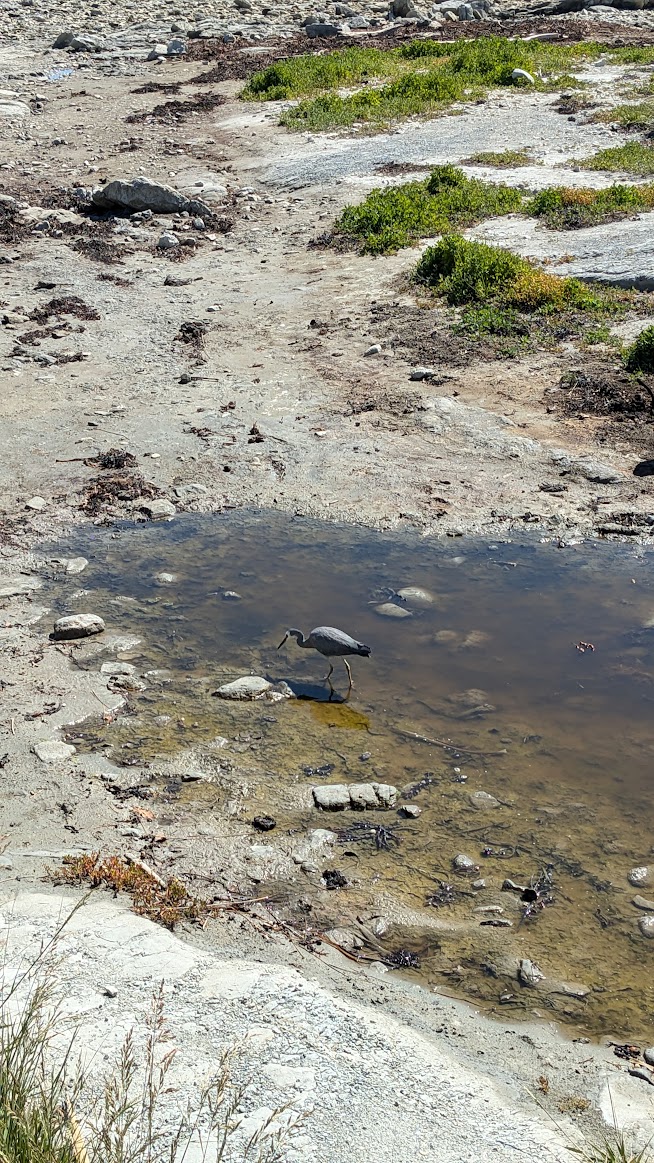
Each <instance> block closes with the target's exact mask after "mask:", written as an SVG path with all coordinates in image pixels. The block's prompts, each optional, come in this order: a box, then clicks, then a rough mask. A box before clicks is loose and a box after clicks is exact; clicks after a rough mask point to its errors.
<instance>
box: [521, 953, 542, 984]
mask: <svg viewBox="0 0 654 1163" xmlns="http://www.w3.org/2000/svg"><path fill="white" fill-rule="evenodd" d="M518 977H519V979H520V981H521V982H522V984H523V985H530V986H535V985H538V983H539V981H542V980H543V978H544V977H545V974H544V973H543V971H542V969H539V968H538V966H537V965H534V963H533V961H530V960H529V958H528V957H523V958H522V960H521V962H520V968H519V969H518Z"/></svg>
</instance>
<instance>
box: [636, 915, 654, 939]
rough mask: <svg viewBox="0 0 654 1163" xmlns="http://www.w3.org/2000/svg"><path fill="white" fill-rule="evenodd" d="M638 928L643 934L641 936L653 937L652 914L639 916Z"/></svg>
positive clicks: (653, 917)
mask: <svg viewBox="0 0 654 1163" xmlns="http://www.w3.org/2000/svg"><path fill="white" fill-rule="evenodd" d="M638 928H639V929H640V931H641V933H642V934H643V937H649V938H651V939H654V916H652V917H641V918H640V920H639V922H638Z"/></svg>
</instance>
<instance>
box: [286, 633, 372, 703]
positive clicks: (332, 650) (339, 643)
mask: <svg viewBox="0 0 654 1163" xmlns="http://www.w3.org/2000/svg"><path fill="white" fill-rule="evenodd" d="M287 638H295V641H296V642H297V644H298V646H301V647H302V648H303V649H304V650H317V651H318V653H319V654H323V655H324V656H325V658H330V659H331V658H342V659H343V663H344V665H345V669H346V670H347V676H348V679H349V686H348V691H347V693H348V695H349V694H350V691H351V690H352V685H353V684H352V671H351V670H350V664H349V663H348V661H347V658H346V657H345V656H346V655H351V654H358V655H360V656H361V657H363V658H369V657H370V647H369V646H366V644H365V642H357V640H356V638H351V637H350V635H349V634H346V633H345V631H344V630H337V629H336V627H335V626H316V628H315V629H314V630H312V631H311V633H310V634H309V635H308V636H307V637H306V638H305V637H304V634H303V633H302V631H301V630H295V629H293V628H291V629H289V630H287V631H286V633H285V635H284V637H283V638H282V641H281V642H280V644H279V646H278V647H277V649H278V650H280V649H281V648H282V646H283V645H284V643H285V642H286V640H287ZM333 670H334V664H333V663H331V662H330V664H329V671H328V673H327V675H326V677H325V682H328V683H329V686H330V688H331V689H332V690H333V689H334V688H333V687H332V683H331V676H332V673H333Z"/></svg>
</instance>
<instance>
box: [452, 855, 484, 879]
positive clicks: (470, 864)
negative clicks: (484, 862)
mask: <svg viewBox="0 0 654 1163" xmlns="http://www.w3.org/2000/svg"><path fill="white" fill-rule="evenodd" d="M452 866H453V868H454V869H455V871H456V872H462V873H464V875H465V876H471V875H472V873H473V872H479V865H478V864H475V862H474V860H472V859H471V857H470V856H465V855H464V854H463V853H460V854H459V855H458V856H455V857H454V860H453V861H452Z"/></svg>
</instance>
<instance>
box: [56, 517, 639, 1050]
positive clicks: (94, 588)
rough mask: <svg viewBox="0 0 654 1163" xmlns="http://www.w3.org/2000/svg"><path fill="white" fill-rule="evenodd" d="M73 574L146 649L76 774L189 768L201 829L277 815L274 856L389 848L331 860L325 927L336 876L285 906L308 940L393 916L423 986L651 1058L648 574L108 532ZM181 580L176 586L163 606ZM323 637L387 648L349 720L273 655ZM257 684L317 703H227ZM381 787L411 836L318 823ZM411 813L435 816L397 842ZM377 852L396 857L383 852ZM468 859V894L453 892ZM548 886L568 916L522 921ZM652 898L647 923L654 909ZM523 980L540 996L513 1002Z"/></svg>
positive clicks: (472, 553) (228, 529)
mask: <svg viewBox="0 0 654 1163" xmlns="http://www.w3.org/2000/svg"><path fill="white" fill-rule="evenodd" d="M457 548H458V547H457ZM57 550H58V553H61V552H62V547H61V546H58V547H57ZM66 551H67V552H68V553H69V554H70V555H71V556H73V555H80V556H81V555H83V556H85V557H87V558H88V559H89V562H90V564H89V567H88V570H87V574H86V577H87V578H88V581H87V582H86V586H87V589H88V590H90V591H91V594H89V595H87V597H86V598H85V601H86V602H87V603H89V602H91V600H92V607H93V610H94V612H97V613H98V614H100V615H101V616H102V617H103V618H104V619H105V621H106V624H107V631H108V635H111V633H112V632H113V633H117V634H120V635H134V634H137V635H138V637H139V638H140V639H141V645H140V646H139V647H138V650H136V649H133V650H131V651H130V661H131V664H132V665H133V666H135V668H136V676H137V677H138V678H141V679H142V681H143V683H144V684H145V689H144V690H142V691H139V690H132V691H130V692H127V713H124V714H119V715H118V716H117V718H116V719H115V721H113V722H109V723H99V722H98V721H95V722H93V723H88V724H84V725H82V726H81V727H80V728H77V729H75V730H74V731H73V732H71V734H72V735H74V736H75V742H76V744H77V746H78V749H80V750H85V749H86V750H93V751H97V750H99V749H100V748H103V749H104V750H105V753H106V755H107V758H108V759H110V760H112V761H113V762H114V763H117V764H118V765H119V766H120V765H134V766H137V765H138V764H149V765H151V767H152V768H156V762H157V759H158V758H161V756H162V755H163V756H164V757H165V756H166V755H168V756H169V757H170V756H173V757H174V756H175V755H176V754H181V753H185V754H190V755H192V757H193V764H194V766H195V767H198V768H202V769H205V768H206V769H207V770H208V771H210V772H212V773H213V776H212V778H214V779H215V784H209V785H207V784H202V783H193V782H191V783H188V784H184V785H182V787H181V792H180V795H181V801H180V802H181V804H182V806H183V807H184V809H185V810H186V811H188V812H191V813H193V812H195V813H197V820H201V819H202V818H203V813H221V812H224V811H225V810H226V808H225V805H226V803H227V801H230V803H232V804H235V805H236V807H235V809H234V810H235V811H236V812H237V815H238V818H241V819H243V820H247V819H250V820H251V819H252V818H253V817H254V816H255V815H259V814H272V815H273V816H274V818H275V819H276V820H277V828H276V830H275V833H274V835H273V836H271V838H270V840H268V838H267V837H266V841H265V842H266V843H270V844H271V845H274V844H276V843H279V844H281V843H282V841H283V838H284V837H286V838H287V839H286V840H285V841H283V842H284V843H286V844H287V845H288V844H295V843H296V842H298V838H302V837H305V838H306V836H307V833H310V832H311V830H312V829H315V828H319V829H320V828H328V829H329V828H331V829H337V830H338V831H342V832H344V833H347V832H348V826H350V825H352V824H354V823H355V822H361V823H365V824H366V825H368V823H370V825H371V832H370V834H369V835H368V836H367V839H366V841H365V842H363V841H359V840H354V839H351V840H350V841H349V842H348V841H346V840H344V841H343V843H340V842H337V843H336V844H335V845H334V849H333V854H332V856H331V857H330V860H329V862H328V863H330V864H331V863H334V864H336V865H337V866H338V867H339V869H341V870H342V871H343V874H344V876H345V878H346V880H347V885H346V886H345V887H344V888H342V889H339V891H338V893H329V894H327V896H328V897H329V901H328V902H326V897H325V893H324V886H322V887H321V883H320V876H319V873H320V868H319V867H318V865H316V867H318V873H315V874H313V873H310V872H306V873H305V872H301V873H300V872H298V873H297V876H296V877H295V878H294V879H293V880H292V882H289V885H290V887H289V893H290V896H291V897H292V898H293V899H295V900H297V899H298V897H300V896H301V897H302V898H303V899H307V898H309V899H311V900H313V902H314V904H313V913H312V916H313V917H314V918H315V920H313V921H312V924H313V925H314V926H315V925H322V926H323V927H330V925H331V926H334V925H342V924H344V923H345V920H346V919H347V918H349V922H348V923H350V924H352V925H353V926H355V927H356V925H357V923H358V922H357V921H356V918H357V916H362V915H364V914H366V915H373V914H377V915H384V916H385V917H386V918H387V919H388V921H389V925H388V928H387V932H386V934H385V935H384V936H383V938H379V940H378V943H381V946H382V951H383V949H384V948H385V949H386V950H387V951H392V950H393V949H397V948H407V949H411V950H414V951H415V952H416V954H417V955H418V956H419V959H420V970H419V973H420V977H421V980H423V981H425V982H433V983H434V984H436V985H437V986H438V985H440V986H442V987H444V988H447V989H449V990H451V989H453V988H456V989H457V990H458V991H459V992H461V993H462V995H464V996H468V997H472V998H475V999H476V1000H477V1001H481V1002H484V1003H486V1004H487V1005H488V1006H490V1007H495V1006H498V1005H499V1004H501V1005H502V1007H503V1012H506V1011H507V1010H509V1011H511V1012H512V1013H515V1014H519V1013H520V1012H523V1011H524V1012H525V1013H527V1014H532V1013H534V1012H538V1013H541V1014H543V1015H545V1016H554V1017H556V1018H557V1019H560V1020H568V1021H570V1022H571V1023H574V1024H575V1025H577V1026H578V1027H582V1028H584V1029H585V1030H586V1031H587V1032H589V1033H593V1034H599V1033H608V1032H611V1033H619V1032H624V1033H625V1034H629V1035H633V1036H636V1035H639V1034H642V1035H643V1036H645V1035H646V1034H647V1036H650V1037H651V1032H652V1028H653V1023H652V1018H651V1017H650V1015H651V1014H652V1013H653V1012H654V984H653V980H654V979H653V976H652V972H651V968H652V966H651V958H652V957H653V956H654V942H652V941H648V940H647V939H646V937H645V936H644V935H643V933H642V932H641V930H640V928H639V926H638V920H639V917H640V916H642V913H639V910H638V909H637V908H636V907H635V906H634V905H633V903H632V899H633V897H634V895H635V890H634V889H632V887H631V886H630V885H629V883H628V880H627V875H628V872H629V870H630V868H632V867H635V866H648V865H649V866H650V867H652V866H654V854H653V853H652V851H651V849H652V845H653V844H654V813H653V810H652V798H651V770H652V762H653V760H654V738H653V737H652V731H651V721H652V709H653V702H654V631H652V630H651V629H648V628H647V623H648V621H649V620H650V619H651V618H652V614H653V613H654V574H653V573H652V570H651V552H650V551H649V550H644V549H642V548H641V547H634V546H628V547H623V546H619V547H612V546H608V545H605V544H595V543H593V544H589V545H588V546H585V545H577V546H571V547H569V548H564V549H558V548H555V547H554V546H552V545H546V546H543V545H538V544H524V545H516V544H495V545H490V546H489V545H484V544H482V543H475V542H472V541H471V542H467V541H466V542H465V547H464V549H463V551H462V552H460V553H459V554H457V555H456V556H455V555H454V554H453V552H452V549H451V547H450V546H449V545H448V544H443V543H440V542H439V543H434V542H428V541H426V540H425V539H419V538H416V537H411V536H409V535H406V536H401V535H389V534H384V535H382V534H375V533H372V532H368V531H362V530H361V529H352V528H342V527H339V526H327V525H321V524H319V523H317V522H310V521H305V520H297V519H290V518H285V517H283V516H281V515H271V514H264V515H256V514H251V515H243V514H238V515H235V514H232V515H229V516H220V517H202V518H195V517H188V518H183V519H178V521H176V522H175V523H174V524H173V525H170V526H167V527H161V526H156V527H155V526H145V527H140V528H137V529H133V528H127V527H119V528H118V529H114V530H113V531H112V533H111V534H109V533H107V532H106V531H104V530H98V529H94V530H93V531H91V532H88V533H85V534H84V535H81V536H78V537H77V538H76V539H75V540H74V542H73V543H71V545H70V546H68V547H66ZM162 573H165V574H167V575H172V577H173V579H174V580H173V581H172V582H170V583H167V584H166V585H165V586H163V585H161V584H160V583H159V582H157V580H156V579H157V576H158V575H161V574H162ZM632 579H633V580H632ZM634 583H635V584H634ZM56 585H57V590H56V595H54V596H53V598H52V601H53V603H54V604H55V605H56V607H57V609H56V613H57V614H65V613H73V612H76V611H77V609H78V605H77V602H78V599H76V598H75V596H74V590H75V586H74V583H73V581H70V582H69V581H67V580H66V579H65V578H61V579H58V580H57V583H56ZM66 586H69V590H68V591H67V590H66V588H65V587H66ZM409 587H417V588H418V589H419V590H422V591H426V592H428V593H432V594H434V593H438V594H439V596H442V600H439V602H438V603H433V604H432V605H429V604H427V605H425V604H423V605H422V606H418V605H416V606H415V608H413V607H411V604H410V600H409V601H408V602H407V603H406V606H407V608H409V609H410V611H411V614H412V617H411V618H405V619H393V618H381V617H380V616H379V615H378V614H377V613H376V611H375V603H377V604H378V597H379V594H380V593H383V594H386V595H388V594H391V595H392V594H397V593H398V592H399V591H401V590H407V589H409ZM223 592H237V593H238V594H239V595H240V601H226V600H223V598H222V593H223ZM409 592H410V590H409ZM321 623H322V624H331V625H335V626H338V627H340V628H342V629H343V630H345V631H346V632H347V633H349V634H352V635H353V636H356V637H357V638H358V639H360V640H363V641H366V642H369V643H370V645H371V647H372V656H371V658H370V659H369V660H365V663H364V662H363V660H361V661H359V660H358V659H356V658H355V659H353V660H352V662H353V673H354V681H355V688H354V691H353V693H352V698H351V699H350V701H349V702H348V703H342V702H340V701H338V699H339V697H340V696H341V695H342V694H343V693H345V691H344V689H343V691H341V690H340V684H339V683H336V684H335V685H336V689H337V694H336V696H335V698H334V700H333V701H332V702H331V703H330V702H329V701H328V699H329V688H328V687H327V686H326V685H325V684H323V683H322V678H323V676H324V669H325V668H324V659H323V658H321V657H320V656H319V655H317V654H315V653H314V652H306V654H305V653H304V652H297V653H295V652H294V653H293V654H292V655H291V654H289V655H288V656H285V655H284V654H283V652H278V651H277V649H276V647H277V644H278V643H279V641H280V637H281V634H282V633H283V630H284V628H285V627H286V626H288V625H289V624H300V625H304V626H312V625H316V624H321ZM579 642H592V643H593V644H594V646H595V650H594V651H579V650H577V649H576V645H577V644H578V643H579ZM76 650H78V656H79V664H80V665H84V666H87V667H90V668H92V669H96V670H97V669H98V668H99V665H100V662H101V661H103V660H104V659H107V658H109V657H111V658H114V659H115V658H116V655H115V654H111V655H110V654H109V653H108V651H107V648H106V646H103V645H102V644H95V645H93V646H92V647H80V648H76ZM85 650H86V651H87V653H86V654H85V653H84V651H85ZM103 650H104V651H105V653H104V654H103V653H102V651H103ZM118 657H120V655H118ZM157 671H159V672H167V675H168V677H167V678H166V677H165V675H164V677H160V678H159V679H158V678H157V677H156V674H154V675H153V672H157ZM245 674H256V675H260V676H262V677H264V678H266V679H268V680H269V681H271V682H273V683H275V684H278V683H280V682H281V681H285V682H287V683H289V685H290V686H291V688H292V689H293V690H294V691H295V693H296V694H297V695H298V698H297V699H296V700H288V701H281V702H276V703H274V702H269V701H267V700H266V699H262V700H257V701H255V702H253V703H240V702H239V703H226V702H222V701H221V700H215V699H212V698H211V691H212V690H214V689H215V688H216V686H217V685H218V684H219V683H223V682H228V681H230V680H232V679H234V678H237V677H239V676H242V675H245ZM364 732H365V734H364ZM430 739H431V740H434V741H438V743H439V745H438V746H432V745H430V744H429V743H427V742H424V740H430ZM375 780H376V781H378V782H380V783H387V784H392V785H393V786H395V787H397V789H398V793H400V794H399V795H398V800H397V808H398V813H399V814H398V813H396V811H395V810H391V811H386V812H379V813H378V814H377V813H373V812H370V813H367V814H366V815H365V817H363V818H362V817H361V816H354V817H353V813H351V812H350V811H347V810H346V811H344V812H340V813H331V812H319V811H318V810H317V809H316V808H315V807H314V806H313V805H312V803H311V791H310V789H311V788H312V786H316V785H320V786H322V785H324V784H330V783H339V784H346V785H347V784H353V783H369V782H372V781H375ZM402 793H404V797H403V794H402ZM163 794H164V793H163V791H162V793H161V795H162V798H163ZM157 803H158V801H157V799H156V796H155V798H154V800H153V801H151V805H152V804H154V806H155V808H156V805H157ZM405 803H410V804H411V805H414V806H415V807H417V808H418V809H419V815H418V816H416V817H415V818H409V819H405V818H402V815H401V811H402V805H403V804H405ZM188 818H189V817H186V819H187V824H186V825H185V826H186V827H188ZM190 818H194V817H190ZM400 822H401V831H400V829H399V824H400ZM377 828H382V829H385V830H386V831H387V832H388V833H389V834H390V835H396V836H397V839H398V840H399V843H394V842H393V840H389V841H388V843H387V844H380V845H377V843H376V840H375V836H382V837H383V836H384V835H385V833H384V832H377V831H376V829H377ZM184 834H185V835H188V832H185V833H184ZM349 834H350V835H351V836H352V837H354V835H356V831H355V832H352V830H351V828H350V831H349ZM259 842H260V843H261V842H263V838H262V837H260V838H259ZM461 854H464V855H467V856H468V857H469V858H470V861H471V863H472V864H473V865H477V866H479V872H478V873H476V874H475V875H474V876H471V877H462V876H459V875H458V874H457V873H456V871H455V869H454V868H453V861H454V859H455V857H456V856H457V855H461ZM304 859H305V861H306V859H307V858H306V857H305V858H304ZM312 859H313V858H309V862H308V865H307V867H313V864H312ZM326 866H327V864H325V867H326ZM543 869H551V878H552V887H551V897H552V903H551V905H548V907H547V908H546V909H539V910H538V911H537V912H536V915H534V916H525V909H524V905H523V902H521V900H520V894H519V893H516V892H513V891H510V890H508V891H507V890H503V885H504V883H505V881H507V880H510V881H512V882H513V883H514V884H516V885H521V886H530V885H531V884H532V883H534V882H535V880H536V879H537V878H538V876H539V875H541V874H542V870H543ZM653 875H654V873H653ZM298 877H299V878H300V879H299V880H298ZM442 886H446V887H447V886H451V887H452V889H453V892H452V893H446V892H444V890H443V887H442ZM640 891H641V893H642V894H643V895H644V896H645V897H650V898H651V896H652V894H653V893H654V884H653V885H652V887H651V888H650V889H647V888H646V887H645V888H643V889H641V890H640ZM332 898H334V899H333V900H332ZM437 898H439V900H438V907H434V905H435V903H436V899H437ZM477 910H486V911H477ZM370 948H372V949H373V950H374V946H372V945H371V946H370ZM525 959H526V960H528V961H529V962H530V963H532V964H533V965H536V966H538V967H539V969H540V971H541V972H542V974H543V977H542V979H541V978H538V979H537V980H536V979H534V980H533V981H532V982H530V983H529V984H525V981H523V980H522V979H520V978H519V966H520V962H521V960H525ZM415 972H418V971H417V970H416V971H415Z"/></svg>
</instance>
